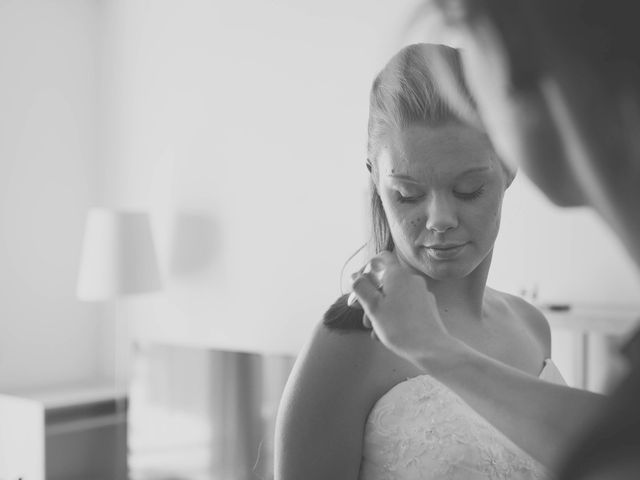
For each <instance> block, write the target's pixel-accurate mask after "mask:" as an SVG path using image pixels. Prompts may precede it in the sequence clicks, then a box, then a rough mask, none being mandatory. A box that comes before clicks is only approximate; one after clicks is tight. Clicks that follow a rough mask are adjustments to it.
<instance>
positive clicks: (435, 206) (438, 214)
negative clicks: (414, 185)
mask: <svg viewBox="0 0 640 480" xmlns="http://www.w3.org/2000/svg"><path fill="white" fill-rule="evenodd" d="M426 213H427V222H426V228H427V230H430V231H432V232H434V233H444V232H446V231H447V230H451V229H454V228H456V227H457V226H458V214H457V212H456V205H455V201H454V200H453V199H452V198H447V195H444V194H437V193H436V194H433V195H431V198H430V199H429V201H428V202H427V212H426Z"/></svg>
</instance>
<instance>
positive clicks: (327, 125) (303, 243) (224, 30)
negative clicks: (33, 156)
mask: <svg viewBox="0 0 640 480" xmlns="http://www.w3.org/2000/svg"><path fill="white" fill-rule="evenodd" d="M409 6H410V3H407V4H406V5H405V6H404V7H403V8H398V6H397V4H396V3H395V2H392V1H384V2H374V3H371V2H367V1H364V0H359V1H349V2H343V1H338V0H333V1H329V2H314V1H311V0H305V1H300V0H276V1H270V2H264V1H258V0H256V1H249V2H235V1H231V0H227V1H218V2H208V1H195V0H192V1H188V2H180V3H178V2H172V1H155V2H142V1H132V0H126V1H124V0H122V1H115V2H112V4H111V7H110V14H109V22H108V23H109V27H108V28H107V31H108V32H110V35H111V37H110V44H111V45H112V50H111V51H110V52H109V54H108V55H107V58H108V59H109V62H111V67H110V68H108V70H110V71H113V72H117V76H118V78H117V79H116V82H115V83H114V84H113V86H112V90H111V94H110V95H112V97H113V99H114V101H112V102H110V104H111V105H114V106H115V107H114V108H112V109H111V110H110V111H109V115H108V120H107V121H108V125H107V129H106V131H108V132H109V135H110V137H109V138H110V141H109V143H110V144H111V146H112V148H113V151H112V154H113V161H114V162H117V163H118V165H119V167H118V168H119V172H118V173H117V175H116V180H114V184H113V185H114V188H112V189H111V194H112V199H111V201H112V203H114V204H119V205H123V206H129V207H133V206H137V207H142V208H149V209H150V210H151V212H152V213H153V214H154V215H155V219H156V227H157V239H158V243H159V249H160V255H161V259H162V263H163V265H162V267H163V270H164V273H165V279H166V289H165V291H164V293H163V294H162V295H159V296H156V298H155V299H144V300H143V299H140V300H136V301H134V302H131V307H132V310H138V312H137V313H138V318H139V319H141V320H142V323H143V326H142V330H143V336H145V337H152V338H155V339H169V340H171V341H185V342H187V343H200V344H208V345H211V346H217V347H220V348H230V349H242V350H249V351H254V350H259V351H261V350H268V351H275V352H279V351H289V352H294V351H296V350H297V348H299V345H300V343H301V342H302V341H303V339H304V338H305V337H306V335H307V333H308V329H309V327H310V326H311V325H312V324H314V323H315V322H317V321H318V320H319V319H320V317H321V315H322V313H323V312H324V311H325V309H326V308H328V306H329V305H330V304H331V303H332V302H333V301H334V300H335V299H336V298H337V297H338V295H339V294H340V291H339V283H340V277H339V274H340V268H341V266H342V264H343V262H344V261H345V260H346V259H347V258H348V256H349V255H350V254H351V253H352V252H353V251H354V250H356V249H357V248H358V246H359V245H360V244H361V243H362V242H363V241H364V239H365V227H364V218H363V215H362V212H363V210H364V208H365V207H364V202H365V196H364V190H365V186H366V179H367V173H366V170H365V157H366V150H365V143H366V122H367V108H368V90H369V86H370V84H371V82H372V80H373V77H374V75H375V73H376V72H377V70H379V69H380V68H381V67H382V66H383V63H384V62H385V61H386V60H387V59H388V58H389V57H390V55H391V54H392V53H393V52H394V51H395V50H396V49H397V48H398V47H399V43H394V38H395V36H396V35H397V33H398V29H399V26H400V25H401V23H402V21H403V20H404V16H405V15H406V9H407V8H409ZM134 315H135V314H134Z"/></svg>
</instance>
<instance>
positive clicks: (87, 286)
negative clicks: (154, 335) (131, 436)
mask: <svg viewBox="0 0 640 480" xmlns="http://www.w3.org/2000/svg"><path fill="white" fill-rule="evenodd" d="M160 288H161V282H160V273H159V269H158V261H157V256H156V250H155V246H154V243H153V236H152V234H151V225H150V221H149V215H148V214H147V213H145V212H134V211H119V210H111V209H106V208H93V209H91V210H90V211H89V214H88V216H87V222H86V227H85V232H84V240H83V244H82V253H81V259H80V271H79V275H78V284H77V296H78V298H79V299H80V300H85V301H110V302H112V303H113V306H114V312H113V317H114V318H113V320H114V325H115V328H114V337H115V343H114V387H115V402H116V415H117V417H120V418H126V394H124V396H123V392H122V390H125V391H126V390H127V389H128V379H129V378H128V377H129V374H128V371H129V363H130V361H129V359H130V354H131V349H130V347H129V328H128V325H127V324H126V323H124V324H123V323H120V322H119V319H118V315H117V302H118V300H119V299H120V298H122V297H126V296H130V295H136V294H141V293H151V292H154V291H158V290H160ZM119 323H120V326H118V325H119ZM123 357H124V358H126V359H127V360H126V361H125V362H122V363H120V365H119V362H118V358H123ZM123 363H124V364H123ZM123 367H124V369H123ZM118 425H120V423H118ZM116 428H117V432H116V440H115V446H114V448H115V452H117V453H116V454H115V458H114V474H113V477H114V479H118V480H120V479H123V480H124V479H126V477H127V428H126V424H124V427H119V426H117V427H116Z"/></svg>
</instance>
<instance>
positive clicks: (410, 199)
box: [396, 192, 424, 203]
mask: <svg viewBox="0 0 640 480" xmlns="http://www.w3.org/2000/svg"><path fill="white" fill-rule="evenodd" d="M423 197H424V194H418V195H403V194H402V193H400V192H396V200H397V201H398V203H416V202H418V201H420V200H421V199H422V198H423Z"/></svg>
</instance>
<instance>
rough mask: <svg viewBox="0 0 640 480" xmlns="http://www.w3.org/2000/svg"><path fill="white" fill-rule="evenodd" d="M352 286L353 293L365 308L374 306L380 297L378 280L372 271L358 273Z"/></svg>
mask: <svg viewBox="0 0 640 480" xmlns="http://www.w3.org/2000/svg"><path fill="white" fill-rule="evenodd" d="M352 288H353V293H354V294H355V295H356V296H357V299H358V301H359V302H360V304H361V305H362V306H363V307H364V308H365V309H366V308H372V307H373V306H375V305H376V304H377V303H378V300H379V299H380V298H381V297H382V291H381V289H380V286H379V284H378V281H377V279H376V278H375V277H374V276H373V274H372V273H362V274H361V275H358V276H357V277H356V278H355V280H354V281H353V285H352Z"/></svg>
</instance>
